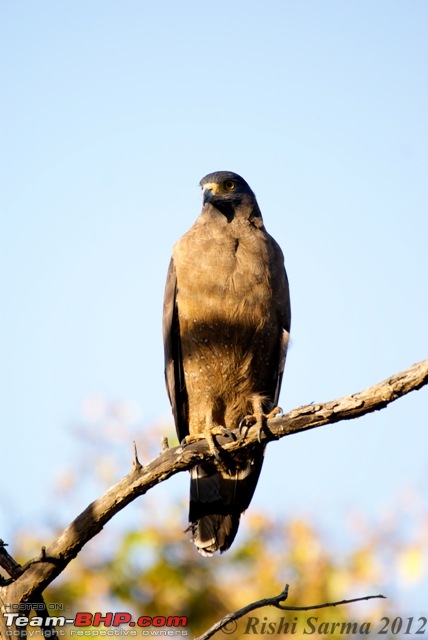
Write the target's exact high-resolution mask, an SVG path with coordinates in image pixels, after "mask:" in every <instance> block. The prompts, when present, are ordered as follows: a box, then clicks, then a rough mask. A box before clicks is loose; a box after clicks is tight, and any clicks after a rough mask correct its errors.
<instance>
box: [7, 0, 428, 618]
mask: <svg viewBox="0 0 428 640" xmlns="http://www.w3.org/2000/svg"><path fill="white" fill-rule="evenodd" d="M0 10H1V16H0V23H1V25H0V29H1V33H0V41H1V44H0V46H1V49H2V51H1V56H0V65H1V83H2V95H3V98H2V100H1V104H0V109H1V126H2V142H1V144H2V153H1V159H0V162H1V182H2V183H1V185H0V186H1V210H2V214H1V219H2V222H1V225H2V233H1V237H0V247H1V249H0V250H1V256H2V269H1V272H0V279H1V291H2V298H3V304H4V306H3V313H2V314H1V319H0V322H1V336H2V341H1V342H2V344H1V361H2V367H1V380H0V386H1V390H2V422H3V429H2V461H1V468H0V474H1V481H0V483H1V485H0V499H1V503H2V505H3V509H2V513H1V514H0V518H1V520H0V524H1V523H3V524H2V527H1V528H2V532H1V537H3V538H4V539H8V540H11V539H12V538H13V533H14V530H15V528H16V527H18V526H20V527H24V528H25V527H28V528H34V527H38V526H42V525H43V523H44V522H45V521H47V520H49V510H50V509H51V508H52V502H51V495H52V489H51V486H52V483H53V482H54V479H55V478H56V477H57V474H58V471H59V470H60V468H61V466H62V465H64V464H69V462H70V459H73V457H74V459H76V456H77V455H80V453H81V452H79V449H78V447H81V446H82V443H81V442H79V443H78V444H76V443H75V442H73V437H72V433H71V431H70V425H72V424H75V423H76V422H79V421H80V420H81V411H82V410H81V406H82V402H83V400H84V398H85V397H87V395H88V394H91V393H95V394H100V395H102V396H106V397H107V398H114V399H121V400H123V399H125V400H129V401H132V402H135V403H137V404H138V405H139V406H140V411H141V420H142V422H143V423H144V424H145V425H147V426H149V425H150V424H151V423H152V422H165V423H166V424H167V423H168V424H171V417H170V411H169V405H168V401H167V396H166V393H165V390H164V382H163V348H162V342H161V330H160V325H161V312H162V298H163V287H164V280H165V276H166V270H167V266H168V261H169V256H170V253H171V248H172V246H173V243H174V242H175V241H176V240H177V239H178V237H179V236H180V235H182V234H183V233H184V232H185V231H186V230H187V229H188V228H189V227H190V226H191V224H192V223H193V221H194V220H195V218H196V217H197V215H198V213H199V210H200V192H199V188H198V182H199V180H200V178H201V177H202V176H204V175H205V174H207V173H209V172H211V171H215V170H220V169H229V170H233V171H236V172H238V173H240V174H241V175H243V177H244V178H245V179H246V180H247V181H248V182H249V184H250V185H251V186H252V188H253V189H254V191H255V192H256V194H257V197H258V201H259V204H260V207H261V209H262V212H263V215H264V220H265V224H266V227H267V229H268V230H269V232H270V233H271V234H272V235H273V236H274V237H275V238H276V239H277V241H278V242H279V243H280V245H281V246H282V248H283V251H284V254H285V261H286V266H287V271H288V275H289V280H290V286H291V295H292V311H293V320H292V339H293V346H292V348H291V351H290V353H289V358H288V362H287V368H286V375H285V378H284V384H283V390H282V394H281V404H282V406H283V408H284V409H285V410H287V409H291V408H294V407H296V406H298V405H300V404H306V403H309V402H312V401H315V402H319V401H324V400H330V399H333V398H335V397H338V396H341V395H344V394H347V393H352V392H355V391H358V390H361V389H362V388H364V387H366V386H369V385H371V384H373V383H375V382H377V381H379V380H382V379H384V378H386V377H388V376H389V375H391V374H393V373H395V372H397V371H399V370H401V369H404V368H406V367H407V366H410V365H411V364H413V363H414V362H417V361H419V360H422V359H424V358H426V357H428V332H427V326H428V295H427V284H426V281H427V273H428V250H427V238H428V222H427V220H428V215H427V201H428V198H427V195H428V194H427V175H428V166H427V164H428V163H427V151H426V150H427V148H428V139H427V138H428V135H427V133H428V132H427V115H426V114H427V113H428V99H427V83H426V68H427V62H428V60H427V53H428V40H427V37H426V34H427V33H428V5H427V3H426V2H424V1H422V0H420V1H418V0H402V1H394V0H388V1H382V0H379V1H376V2H372V1H371V0H367V1H365V0H359V1H358V2H357V1H354V0H349V1H347V2H339V1H338V2H334V1H330V0H325V1H324V2H319V1H318V0H314V1H309V0H300V1H299V2H297V1H296V0H295V1H294V2H290V1H287V0H284V1H279V0H278V1H274V0H268V1H267V2H264V3H261V2H255V1H252V0H246V1H245V2H241V1H239V0H238V1H234V2H224V1H218V2H216V3H203V2H196V1H187V2H186V1H185V2H180V3H178V2H177V3H175V2H172V1H169V2H166V1H162V0H161V1H156V2H155V1H154V0H153V1H151V0H150V1H144V0H141V1H139V2H136V1H130V0H123V1H121V2H113V1H111V0H103V1H102V2H101V1H100V0H92V1H91V2H83V1H79V0H76V1H73V2H70V1H67V0H65V1H62V2H60V3H58V2H54V1H39V0H38V1H36V2H32V3H28V2H23V1H21V0H15V1H14V2H5V1H3V2H2V3H1V5H0ZM427 407H428V396H427V390H426V389H425V390H421V391H419V392H417V393H413V394H411V395H410V396H409V397H407V398H404V399H402V400H400V401H398V402H397V403H395V404H394V405H393V406H391V407H390V408H389V409H387V410H386V411H382V412H381V413H378V414H376V415H371V416H368V417H365V418H362V419H360V420H358V421H354V422H349V423H341V424H338V425H334V426H330V427H325V428H322V429H319V430H317V431H312V432H310V433H307V434H301V435H298V436H295V437H293V438H287V439H285V440H282V441H281V442H280V443H278V444H275V445H272V446H271V447H270V448H269V451H268V456H267V464H266V467H265V469H264V473H263V475H262V479H261V481H260V486H259V488H258V490H257V493H256V496H255V499H254V505H255V507H262V506H266V507H267V508H269V509H271V510H277V511H279V512H280V513H281V514H282V515H285V516H287V515H293V514H295V513H296V512H301V513H305V514H310V515H311V517H312V516H313V518H314V521H316V522H317V523H319V524H320V525H321V527H323V528H324V529H325V530H327V531H330V532H332V535H333V532H334V535H335V536H336V537H337V538H340V531H341V526H342V523H343V518H344V517H345V516H344V514H345V513H347V512H348V511H349V510H352V509H354V510H356V511H359V512H361V513H364V514H366V515H367V517H369V518H373V519H375V518H376V515H377V514H379V513H382V511H383V510H385V509H388V508H390V507H391V505H393V504H394V503H395V501H396V500H397V499H398V496H400V495H402V493H403V492H405V491H406V490H407V489H409V488H410V489H412V490H415V491H419V492H421V493H424V492H426V486H427V483H428V472H427V464H426V459H427V453H426V452H427V446H426V445H427V435H426V434H427V427H428V408H427ZM30 473H31V481H30V482H31V484H30V486H31V492H29V491H28V484H27V483H28V477H29V474H30ZM174 482H175V481H174V480H172V481H170V483H174ZM176 486H177V487H180V488H182V491H183V493H184V494H185V492H186V491H187V478H184V477H183V479H180V480H178V479H177V480H176ZM280 486H284V487H286V488H285V489H284V491H283V492H278V491H277V487H280ZM273 487H274V488H275V490H273V489H272V488H273ZM170 490H171V489H170ZM92 498H93V496H90V497H88V501H89V499H92ZM424 500H425V498H424ZM83 504H84V501H83ZM425 508H426V502H425ZM75 515H76V514H75V513H70V514H68V516H69V519H70V520H71V519H72V517H74V516H75ZM66 523H67V522H66V521H64V525H65V524H66ZM427 593H428V584H425V585H423V586H422V587H421V586H420V585H419V588H418V589H416V590H415V592H414V593H412V598H411V599H409V595H408V594H407V593H404V592H403V594H401V595H402V598H403V602H405V603H406V606H408V609H409V615H410V614H411V612H412V611H413V609H412V607H415V610H418V607H419V608H421V607H422V603H425V602H426V596H427Z"/></svg>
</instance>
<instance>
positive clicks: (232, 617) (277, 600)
mask: <svg viewBox="0 0 428 640" xmlns="http://www.w3.org/2000/svg"><path fill="white" fill-rule="evenodd" d="M287 598H288V584H286V585H285V587H284V590H283V591H281V593H280V594H278V595H277V596H273V597H272V598H263V599H262V600H257V601H256V602H251V603H250V604H247V605H246V606H245V607H242V609H238V611H234V612H233V613H228V614H227V615H226V616H224V618H222V619H221V620H219V621H218V622H216V623H215V624H213V626H212V627H210V628H209V629H208V630H207V631H205V632H204V633H203V634H202V635H201V636H198V637H197V638H195V639H194V640H209V638H212V636H213V635H215V634H216V633H217V631H220V629H224V628H225V627H228V628H227V631H226V632H227V634H230V633H233V632H234V631H235V630H236V622H235V621H236V620H239V618H243V617H244V616H245V615H246V614H247V613H250V611H254V610H255V609H261V608H262V607H275V608H276V609H281V610H282V611H312V610H313V609H326V608H327V607H338V606H339V605H342V604H350V603H351V602H361V601H362V600H372V599H373V598H385V596H382V595H377V596H362V597H361V598H352V599H350V600H340V601H338V602H324V603H323V604H313V605H309V606H307V607H289V606H286V605H283V604H281V602H284V601H285V600H287ZM231 622H234V623H235V625H234V627H231V626H230V623H231Z"/></svg>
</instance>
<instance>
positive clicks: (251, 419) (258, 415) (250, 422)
mask: <svg viewBox="0 0 428 640" xmlns="http://www.w3.org/2000/svg"><path fill="white" fill-rule="evenodd" d="M253 409H254V412H253V413H252V414H250V415H248V416H245V417H244V418H242V420H241V422H240V423H239V433H240V435H241V437H242V438H243V439H244V440H245V438H246V436H247V434H248V431H249V429H250V427H252V426H254V425H257V427H258V435H257V439H258V441H259V442H260V441H261V434H262V431H263V430H264V429H265V428H266V423H267V421H268V420H270V419H271V418H274V417H275V416H277V415H279V414H280V413H282V409H281V408H280V407H274V408H273V409H272V410H271V411H269V413H265V412H264V411H263V407H262V400H261V398H256V399H254V400H253Z"/></svg>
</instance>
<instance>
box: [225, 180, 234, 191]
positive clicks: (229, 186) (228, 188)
mask: <svg viewBox="0 0 428 640" xmlns="http://www.w3.org/2000/svg"><path fill="white" fill-rule="evenodd" d="M235 187H236V184H235V183H234V182H233V180H226V182H225V183H224V188H225V189H226V191H233V190H234V188H235Z"/></svg>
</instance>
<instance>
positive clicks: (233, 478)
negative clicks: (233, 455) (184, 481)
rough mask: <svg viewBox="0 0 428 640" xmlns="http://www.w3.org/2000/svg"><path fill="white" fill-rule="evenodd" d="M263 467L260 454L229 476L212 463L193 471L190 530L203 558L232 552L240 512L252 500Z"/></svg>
mask: <svg viewBox="0 0 428 640" xmlns="http://www.w3.org/2000/svg"><path fill="white" fill-rule="evenodd" d="M262 464H263V453H260V454H259V455H257V456H255V457H254V458H253V459H251V460H249V461H248V460H247V461H246V462H245V464H244V465H242V464H241V465H239V467H237V468H236V469H235V470H234V471H230V473H229V472H227V471H226V470H223V469H219V468H218V467H217V466H215V465H213V464H204V465H200V466H198V467H194V468H193V469H191V471H190V477H191V479H190V510H189V521H190V527H189V529H190V530H191V532H192V541H193V542H194V544H195V545H196V547H197V549H198V551H199V553H200V554H201V555H203V556H212V554H213V553H214V552H215V551H217V550H219V551H220V552H221V553H222V552H223V551H226V550H227V549H229V547H230V545H231V544H232V542H233V540H234V539H235V536H236V533H237V531H238V527H239V520H240V517H241V513H242V512H243V511H245V510H246V509H247V508H248V506H249V504H250V502H251V499H252V497H253V494H254V491H255V488H256V485H257V481H258V479H259V475H260V471H261V468H262Z"/></svg>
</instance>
